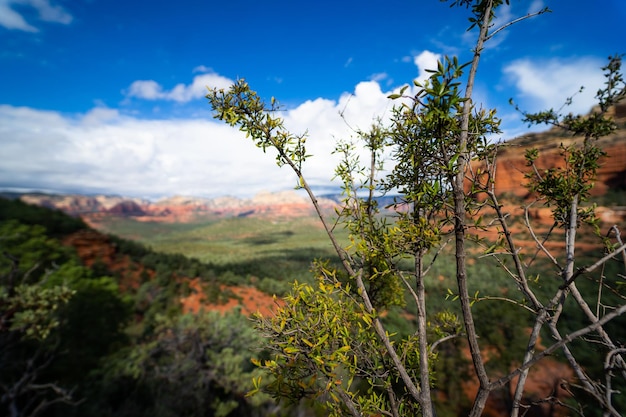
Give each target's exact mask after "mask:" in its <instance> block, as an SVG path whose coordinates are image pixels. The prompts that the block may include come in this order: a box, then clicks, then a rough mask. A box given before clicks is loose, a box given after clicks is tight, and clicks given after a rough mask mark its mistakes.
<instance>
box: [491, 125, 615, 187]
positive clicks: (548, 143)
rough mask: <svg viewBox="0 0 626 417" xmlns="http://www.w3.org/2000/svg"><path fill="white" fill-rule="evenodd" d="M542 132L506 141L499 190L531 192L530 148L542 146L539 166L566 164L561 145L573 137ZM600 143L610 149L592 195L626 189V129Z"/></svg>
mask: <svg viewBox="0 0 626 417" xmlns="http://www.w3.org/2000/svg"><path fill="white" fill-rule="evenodd" d="M545 135H546V134H545V133H544V134H541V135H529V136H526V137H522V138H520V139H517V140H514V141H511V142H509V143H507V144H505V145H504V146H503V147H502V149H501V151H500V152H499V153H498V159H497V168H496V170H497V171H496V193H498V194H500V195H502V194H503V193H507V194H510V195H514V196H517V197H522V198H526V197H528V196H529V192H528V189H527V188H526V187H525V185H526V184H527V183H528V180H527V179H526V178H525V177H524V175H525V174H526V173H528V172H530V170H531V168H530V167H528V166H527V165H526V159H525V158H524V154H525V151H526V150H527V149H529V148H536V149H538V150H539V155H540V156H539V158H537V160H536V165H537V167H538V168H539V169H540V170H541V169H548V168H555V167H563V166H564V162H563V158H562V156H561V155H560V147H559V146H560V145H561V144H563V145H564V146H567V145H569V144H571V143H572V142H573V140H572V139H570V138H553V137H549V136H545ZM599 145H600V146H601V147H602V149H603V150H604V151H605V152H606V154H607V155H606V157H604V158H602V160H601V164H602V166H601V168H600V170H599V171H598V176H597V179H596V183H595V186H594V188H593V189H592V195H595V196H598V195H604V194H606V193H607V192H608V191H609V190H624V192H626V132H624V133H621V134H620V135H613V136H610V137H607V138H605V139H602V140H601V141H600V142H599Z"/></svg>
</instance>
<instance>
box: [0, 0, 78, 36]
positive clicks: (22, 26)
mask: <svg viewBox="0 0 626 417" xmlns="http://www.w3.org/2000/svg"><path fill="white" fill-rule="evenodd" d="M15 5H19V6H28V7H30V8H33V9H35V11H36V12H37V14H38V17H39V19H40V20H43V21H45V22H52V23H61V24H69V23H71V22H72V15H70V14H69V13H68V12H66V11H65V9H63V7H61V6H56V5H52V4H50V1H49V0H0V26H3V27H5V28H7V29H11V30H22V31H25V32H38V31H39V29H37V28H36V27H35V26H33V25H32V24H30V23H28V22H27V21H26V19H24V17H23V16H22V15H21V14H20V13H19V12H18V11H17V10H15V9H14V8H13V6H15Z"/></svg>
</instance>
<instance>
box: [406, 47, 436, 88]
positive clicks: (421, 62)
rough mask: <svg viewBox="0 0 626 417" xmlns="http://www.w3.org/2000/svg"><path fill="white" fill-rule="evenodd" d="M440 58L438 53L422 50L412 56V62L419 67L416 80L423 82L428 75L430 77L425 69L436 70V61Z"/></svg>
mask: <svg viewBox="0 0 626 417" xmlns="http://www.w3.org/2000/svg"><path fill="white" fill-rule="evenodd" d="M440 59H441V55H440V54H436V53H434V52H430V51H423V52H422V53H420V54H419V55H417V56H416V57H414V58H413V62H414V63H415V65H417V67H418V68H419V75H418V76H417V81H418V82H420V83H423V82H424V81H426V79H427V78H428V77H430V75H431V74H430V73H428V72H426V70H436V69H437V61H439V60H440Z"/></svg>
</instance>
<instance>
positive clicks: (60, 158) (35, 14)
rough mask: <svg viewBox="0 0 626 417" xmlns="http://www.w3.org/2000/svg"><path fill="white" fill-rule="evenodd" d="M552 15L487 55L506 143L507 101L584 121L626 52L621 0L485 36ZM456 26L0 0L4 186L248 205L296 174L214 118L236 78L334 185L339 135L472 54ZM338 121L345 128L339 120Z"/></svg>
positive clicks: (517, 2) (394, 18)
mask: <svg viewBox="0 0 626 417" xmlns="http://www.w3.org/2000/svg"><path fill="white" fill-rule="evenodd" d="M545 6H547V7H549V8H550V9H552V13H549V14H544V15H542V16H539V17H536V18H533V19H530V20H527V21H524V22H521V23H518V24H516V25H513V26H512V27H510V28H509V29H508V30H506V31H504V32H502V33H501V34H499V35H497V37H495V38H494V39H493V40H492V41H490V43H489V44H488V45H487V50H486V51H485V54H484V57H483V60H482V61H481V67H480V69H479V75H478V80H477V86H476V95H475V99H476V100H478V101H480V102H482V103H483V105H484V106H485V107H498V108H499V114H500V116H501V117H502V119H503V124H502V127H503V129H504V133H503V135H502V139H508V138H510V137H514V136H516V135H518V134H520V133H523V132H524V131H525V126H523V125H522V124H521V123H520V122H519V115H518V114H517V113H516V112H515V111H514V109H513V108H511V106H509V105H508V104H507V102H508V99H509V98H511V97H512V98H514V99H515V100H516V102H518V103H519V104H520V105H521V106H522V107H523V108H525V109H528V110H529V111H533V110H539V109H543V108H549V107H555V108H558V107H560V105H561V103H563V101H564V100H565V98H566V97H568V96H570V95H571V94H573V93H575V92H576V91H577V90H578V88H579V87H580V86H581V85H585V86H587V88H586V90H585V92H584V93H583V94H580V95H579V96H577V100H576V101H575V104H574V106H573V107H572V108H571V110H573V111H578V112H586V111H587V110H588V109H589V108H590V106H591V104H592V103H593V93H594V92H595V91H596V90H597V88H598V87H600V85H601V83H602V82H603V78H602V74H601V71H600V67H601V66H602V65H604V64H605V63H606V58H607V57H608V56H609V55H613V54H616V53H624V52H626V41H624V39H625V37H624V31H623V26H624V23H625V22H626V2H625V1H623V0H596V1H594V2H589V1H582V0H568V1H563V0H560V1H559V0H526V1H522V0H511V6H510V7H507V8H504V9H502V10H501V11H500V14H499V18H498V21H497V24H502V23H505V22H507V21H510V20H512V19H515V18H517V17H520V16H522V15H524V14H526V13H528V12H532V11H535V10H539V9H541V8H542V7H545ZM467 17H468V14H467V13H466V11H465V10H464V9H459V8H455V9H450V8H449V5H448V4H447V3H441V2H439V1H437V0H387V1H384V2H382V1H367V0H365V1H364V0H361V1H352V0H346V1H326V0H318V1H316V2H298V1H293V0H292V1H266V2H259V1H249V0H242V1H238V2H224V1H219V2H218V1H207V0H205V1H201V0H180V1H177V2H173V1H162V0H152V1H144V0H135V1H128V0H125V1H118V0H71V1H70V0H65V1H63V0H0V74H1V76H0V147H1V148H0V149H2V150H1V155H2V157H1V158H0V188H1V189H11V190H44V191H49V192H60V193H68V192H80V193H88V194H98V193H104V194H121V195H127V196H135V197H145V198H152V199H157V198H160V197H165V196H171V195H195V196H208V197H216V196H221V195H237V196H251V195H253V194H255V193H257V192H260V191H279V190H285V189H290V188H293V185H294V184H295V179H294V178H293V176H292V175H291V173H290V172H288V171H287V170H286V169H282V170H281V169H279V168H278V167H276V166H275V165H274V160H273V158H272V156H271V155H263V154H262V152H261V151H260V150H258V149H256V148H255V147H254V146H253V145H252V144H251V143H248V142H247V141H245V140H244V139H243V138H242V135H241V134H239V133H238V132H237V131H235V130H233V129H230V128H228V127H226V126H224V125H223V124H221V123H219V122H217V121H215V120H213V119H212V117H211V112H210V108H209V106H208V104H207V103H206V99H204V95H205V94H206V87H207V86H209V87H226V86H227V85H229V84H230V83H232V82H233V80H235V79H237V78H241V77H243V78H246V80H247V81H248V82H249V83H250V85H251V86H252V88H253V89H256V90H257V91H259V93H260V94H261V95H262V96H263V97H265V98H267V99H269V98H270V97H271V96H275V97H276V98H277V99H278V100H279V101H280V102H281V103H282V104H283V105H284V106H285V108H286V112H285V119H286V123H287V125H288V126H289V127H290V128H291V129H292V130H294V131H296V132H299V133H300V132H304V131H305V130H308V132H309V133H310V139H309V142H308V143H309V150H310V151H311V153H313V155H314V157H313V158H312V159H311V160H310V164H309V166H308V170H307V171H306V172H307V173H308V175H309V177H310V178H311V180H312V182H313V184H314V185H315V186H316V187H317V188H318V189H320V190H322V189H325V188H326V187H327V186H328V185H329V184H330V178H331V177H332V176H333V166H334V164H335V162H336V161H335V160H334V159H333V157H331V156H329V155H330V152H331V151H332V149H333V146H334V143H335V142H336V140H337V139H338V138H348V137H349V136H350V132H349V129H348V127H347V124H346V121H347V122H348V123H349V124H350V125H351V126H353V127H354V126H361V127H367V125H368V124H369V122H370V121H371V120H372V117H375V116H378V115H383V116H384V114H385V112H387V114H388V110H389V109H390V106H391V104H390V103H389V101H388V100H387V99H386V96H387V95H388V94H390V93H391V92H393V91H394V90H397V89H398V88H400V87H401V86H402V85H404V84H407V83H410V82H411V81H412V80H413V79H415V78H423V77H424V74H425V73H424V70H425V69H427V68H432V67H433V65H435V62H436V60H437V58H439V57H441V56H443V55H459V57H460V60H461V61H464V60H468V59H469V58H470V49H471V47H472V45H473V42H474V37H475V32H466V31H465V29H466V27H467ZM339 112H343V113H344V115H345V117H346V121H343V120H341V118H340V117H339V116H338V113H339Z"/></svg>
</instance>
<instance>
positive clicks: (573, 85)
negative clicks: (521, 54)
mask: <svg viewBox="0 0 626 417" xmlns="http://www.w3.org/2000/svg"><path fill="white" fill-rule="evenodd" d="M602 66H603V63H602V62H601V61H599V60H597V59H595V58H574V59H560V58H552V59H547V60H532V59H529V58H526V59H520V60H516V61H513V62H511V63H510V64H508V65H507V66H505V67H504V74H505V75H506V76H507V77H508V79H509V81H510V82H511V83H513V84H514V85H515V87H516V88H517V89H518V90H519V92H520V96H518V97H519V99H521V104H522V105H523V106H524V107H525V108H526V109H527V110H528V111H537V110H546V109H550V108H552V109H555V110H557V109H559V108H561V106H562V105H563V103H564V102H565V100H566V99H567V98H568V97H571V96H573V95H574V101H573V103H572V105H571V106H568V107H567V108H565V109H563V111H565V112H572V113H587V112H588V111H589V110H590V109H591V107H592V106H593V105H594V104H595V99H594V97H595V94H596V92H597V90H598V89H599V88H600V87H601V86H602V84H603V82H604V76H603V75H602V71H601V70H600V68H601V67H602ZM583 86H584V87H585V88H584V90H583V91H582V92H581V93H578V91H579V90H580V87H583ZM518 101H520V100H518Z"/></svg>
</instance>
